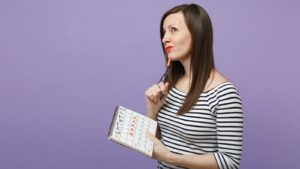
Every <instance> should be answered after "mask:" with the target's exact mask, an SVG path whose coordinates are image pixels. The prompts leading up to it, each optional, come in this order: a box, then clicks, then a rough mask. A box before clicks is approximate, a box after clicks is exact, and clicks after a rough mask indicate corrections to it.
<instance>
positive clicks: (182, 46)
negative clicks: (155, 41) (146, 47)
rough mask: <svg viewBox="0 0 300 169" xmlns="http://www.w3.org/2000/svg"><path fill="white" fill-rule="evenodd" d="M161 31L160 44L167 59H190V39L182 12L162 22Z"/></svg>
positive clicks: (171, 15)
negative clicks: (162, 34) (162, 45)
mask: <svg viewBox="0 0 300 169" xmlns="http://www.w3.org/2000/svg"><path fill="white" fill-rule="evenodd" d="M163 30H164V36H163V39H162V42H163V44H164V47H165V52H166V53H167V55H168V58H170V59H171V60H172V61H176V60H179V61H181V60H184V59H186V58H188V57H190V53H191V52H190V51H191V46H192V37H191V33H190V31H189V30H188V28H187V26H186V24H185V21H184V16H183V14H182V12H178V13H174V14H170V15H168V16H167V17H166V18H165V20H164V23H163Z"/></svg>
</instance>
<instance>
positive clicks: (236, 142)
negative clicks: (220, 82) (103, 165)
mask: <svg viewBox="0 0 300 169" xmlns="http://www.w3.org/2000/svg"><path fill="white" fill-rule="evenodd" d="M218 100H219V103H218V106H217V111H216V122H217V123H216V125H217V128H216V131H217V148H218V149H217V151H216V152H214V153H206V154H203V155H179V154H174V153H172V152H170V151H169V150H168V149H167V148H166V147H165V146H164V145H163V144H162V143H161V141H160V140H158V139H157V138H155V137H154V136H152V135H149V138H150V139H151V140H152V141H153V143H154V150H153V158H154V159H157V160H159V161H162V162H166V163H169V164H172V165H177V166H182V167H186V168H193V169H206V168H208V169H218V168H219V169H237V168H238V167H239V164H240V160H241V154H242V140H243V111H242V103H241V100H240V97H239V95H238V93H237V91H236V89H235V88H228V89H226V90H223V91H221V92H220V93H219V99H218Z"/></svg>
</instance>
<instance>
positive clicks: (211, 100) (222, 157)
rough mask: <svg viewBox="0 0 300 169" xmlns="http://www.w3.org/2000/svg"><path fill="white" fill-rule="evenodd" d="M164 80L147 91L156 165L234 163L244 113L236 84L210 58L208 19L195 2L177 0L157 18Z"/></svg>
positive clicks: (224, 167) (212, 168) (227, 167)
mask: <svg viewBox="0 0 300 169" xmlns="http://www.w3.org/2000/svg"><path fill="white" fill-rule="evenodd" d="M160 33H161V40H162V47H163V50H164V53H165V56H166V61H167V60H168V59H170V60H171V63H170V65H169V66H168V73H167V75H166V82H160V83H159V84H154V85H153V86H151V87H150V88H148V89H147V90H146V92H145V95H146V104H147V116H148V117H150V118H152V119H155V120H157V121H158V125H159V128H158V132H157V133H158V134H157V136H156V137H155V136H153V135H150V134H148V137H149V138H150V139H151V140H152V141H153V143H154V150H153V156H152V158H154V159H157V160H158V161H159V162H158V168H199V169H202V168H203V169H218V168H220V169H233V168H235V169H236V168H238V167H239V164H240V160H241V154H242V139H243V112H242V103H241V100H240V97H239V94H238V92H237V89H236V88H235V86H234V85H233V84H232V83H231V82H229V81H228V80H227V79H226V78H225V77H224V76H223V75H222V74H220V73H219V72H218V71H217V70H216V68H215V66H214V59H213V32H212V24H211V21H210V18H209V16H208V14H207V12H206V11H205V10H204V9H203V8H202V7H200V6H198V5H196V4H190V5H180V6H176V7H174V8H172V9H170V10H169V11H167V12H166V13H165V14H164V15H163V17H162V20H161V25H160Z"/></svg>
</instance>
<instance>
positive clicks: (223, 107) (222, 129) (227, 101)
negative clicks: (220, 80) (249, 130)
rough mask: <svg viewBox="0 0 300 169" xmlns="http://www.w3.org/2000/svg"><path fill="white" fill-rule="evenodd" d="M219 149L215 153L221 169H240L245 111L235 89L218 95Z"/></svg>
mask: <svg viewBox="0 0 300 169" xmlns="http://www.w3.org/2000/svg"><path fill="white" fill-rule="evenodd" d="M216 123H217V148H218V151H217V152H215V153H214V156H215V158H216V161H217V164H218V167H219V169H238V168H239V165H240V160H241V156H242V142H243V110H242V102H241V99H240V96H239V94H238V92H237V90H236V89H235V88H234V87H231V88H226V89H224V90H222V91H220V92H219V93H218V106H217V110H216Z"/></svg>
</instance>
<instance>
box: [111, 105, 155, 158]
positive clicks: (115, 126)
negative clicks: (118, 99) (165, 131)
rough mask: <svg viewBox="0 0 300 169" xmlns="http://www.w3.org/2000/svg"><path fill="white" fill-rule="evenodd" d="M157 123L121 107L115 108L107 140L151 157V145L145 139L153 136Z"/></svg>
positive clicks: (147, 139) (148, 140)
mask: <svg viewBox="0 0 300 169" xmlns="http://www.w3.org/2000/svg"><path fill="white" fill-rule="evenodd" d="M156 128H157V122H156V121H155V120H152V119H150V118H148V117H146V116H144V115H142V114H140V113H137V112H134V111H132V110H130V109H127V108H125V107H123V106H117V107H116V109H115V113H114V116H113V119H112V122H111V126H110V130H109V133H108V139H109V140H112V141H114V142H117V143H119V144H121V145H124V146H126V147H129V148H132V149H135V150H137V151H139V152H142V153H144V154H146V155H147V156H149V157H152V152H153V143H152V141H151V140H150V139H149V138H147V137H146V132H147V131H148V132H149V133H151V134H152V135H155V133H156Z"/></svg>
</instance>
